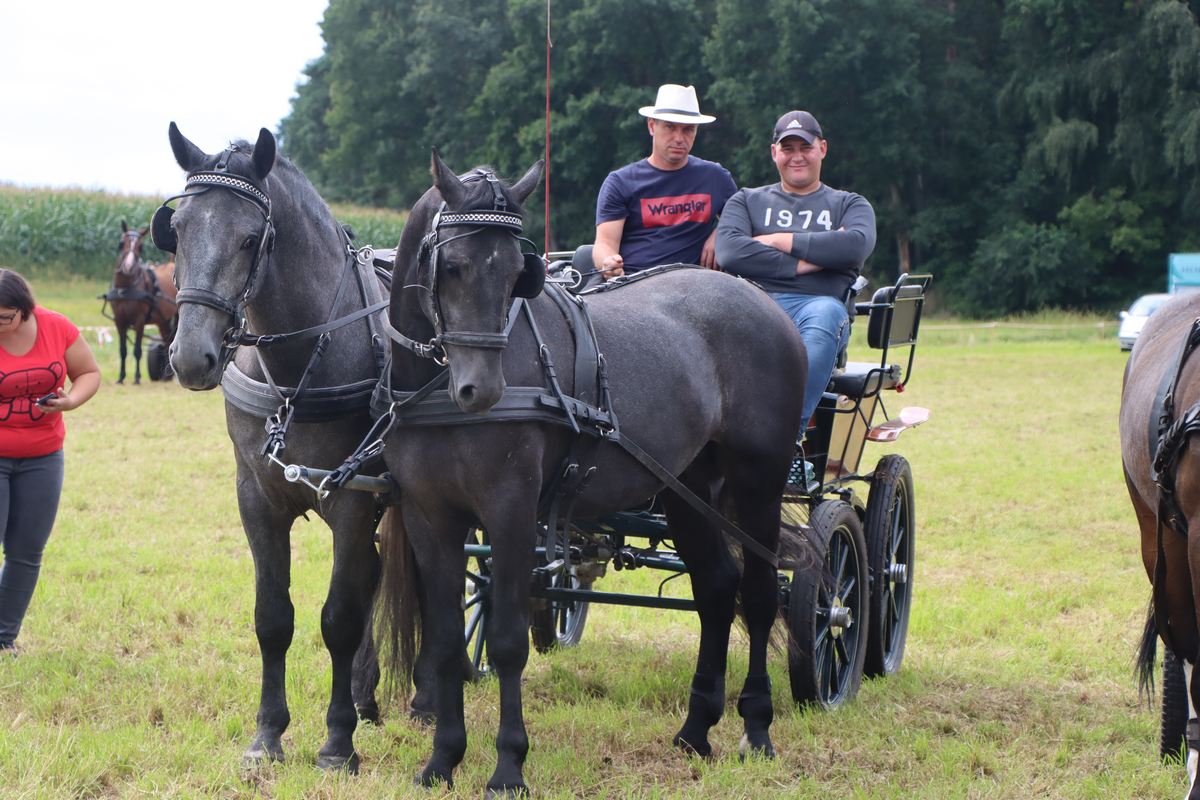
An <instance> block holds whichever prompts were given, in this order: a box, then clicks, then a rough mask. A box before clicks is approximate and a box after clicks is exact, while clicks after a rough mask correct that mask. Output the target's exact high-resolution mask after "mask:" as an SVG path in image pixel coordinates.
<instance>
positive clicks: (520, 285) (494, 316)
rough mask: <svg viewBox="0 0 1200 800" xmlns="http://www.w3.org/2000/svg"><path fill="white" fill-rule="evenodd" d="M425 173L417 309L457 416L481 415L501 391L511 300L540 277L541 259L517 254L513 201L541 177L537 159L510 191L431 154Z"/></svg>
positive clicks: (533, 290)
mask: <svg viewBox="0 0 1200 800" xmlns="http://www.w3.org/2000/svg"><path fill="white" fill-rule="evenodd" d="M432 171H433V189H432V190H431V191H430V192H427V193H426V195H425V196H424V197H423V198H422V199H421V200H420V201H419V202H418V204H417V206H418V207H421V208H420V209H419V210H420V212H421V213H419V214H418V216H417V219H418V220H422V221H424V223H425V224H424V227H423V228H422V231H423V233H424V238H423V239H422V241H421V245H420V250H419V252H418V255H417V259H416V270H417V275H416V279H415V281H414V282H415V283H416V284H417V285H418V286H420V287H421V288H423V289H425V290H426V291H424V292H422V293H421V308H422V310H423V311H424V315H425V318H426V320H427V321H428V322H429V324H430V325H431V326H432V327H433V331H434V335H435V342H436V344H437V345H439V346H440V347H441V349H442V350H443V351H444V352H445V354H446V360H447V362H448V364H449V367H450V387H449V388H450V395H451V397H453V398H454V401H455V403H457V404H458V406H459V408H461V409H462V410H463V411H467V412H475V413H478V412H483V411H487V410H488V409H490V408H491V407H492V406H494V405H495V404H496V403H497V402H498V401H499V400H500V397H501V395H503V393H504V387H505V383H504V372H503V369H502V367H501V363H500V357H501V354H502V351H503V348H504V345H505V343H506V341H507V336H506V335H505V333H504V330H505V327H506V323H507V318H508V311H509V307H510V305H511V304H512V298H513V297H514V296H516V297H534V296H536V295H537V294H538V293H539V292H540V291H541V289H542V283H543V281H544V279H545V265H544V263H543V262H542V259H541V257H540V256H538V255H537V254H536V253H526V252H522V247H521V243H522V239H521V236H520V234H521V219H522V215H521V203H522V202H524V201H525V199H526V198H527V197H528V196H529V195H530V194H531V193H532V192H533V189H534V187H536V186H537V183H538V181H539V180H540V179H541V176H542V161H540V160H539V161H538V162H536V163H535V164H534V165H533V166H532V167H530V168H529V170H528V172H526V173H525V176H524V177H522V178H521V179H520V180H519V181H517V182H516V183H515V184H513V185H511V186H508V185H505V184H504V183H502V182H501V181H500V180H499V179H498V178H497V177H496V176H495V174H494V173H493V172H492V171H491V170H490V169H487V168H485V167H480V168H478V169H476V170H473V171H472V172H470V173H468V174H467V175H465V176H464V177H462V178H460V177H459V176H457V175H455V174H454V172H453V171H451V170H450V168H449V167H447V166H446V164H445V163H444V162H443V161H442V159H441V157H440V156H438V154H437V152H436V151H435V152H434V153H433V163H432ZM417 211H418V209H417V208H416V207H415V208H414V212H417ZM525 241H528V240H525ZM529 244H530V245H531V246H533V243H532V242H530V243H529Z"/></svg>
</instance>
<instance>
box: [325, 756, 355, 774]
mask: <svg viewBox="0 0 1200 800" xmlns="http://www.w3.org/2000/svg"><path fill="white" fill-rule="evenodd" d="M358 765H359V760H358V753H351V754H350V756H349V757H346V756H323V755H320V754H318V755H317V766H318V767H319V768H321V769H323V770H325V771H326V772H335V771H337V770H344V771H345V772H347V773H349V774H350V775H357V774H358Z"/></svg>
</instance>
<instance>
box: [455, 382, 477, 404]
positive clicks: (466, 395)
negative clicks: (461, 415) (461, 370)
mask: <svg viewBox="0 0 1200 800" xmlns="http://www.w3.org/2000/svg"><path fill="white" fill-rule="evenodd" d="M458 399H459V400H462V401H463V402H464V403H470V402H471V401H472V400H473V399H475V384H473V383H468V384H467V385H466V386H461V387H459V389H458Z"/></svg>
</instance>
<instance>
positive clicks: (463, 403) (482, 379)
mask: <svg viewBox="0 0 1200 800" xmlns="http://www.w3.org/2000/svg"><path fill="white" fill-rule="evenodd" d="M447 350H448V353H447V355H448V356H449V360H450V387H449V391H450V397H451V398H453V399H454V403H455V405H457V406H458V407H459V409H460V410H462V411H465V412H466V413H468V414H482V413H484V412H486V411H489V410H491V408H492V406H494V405H496V403H499V402H500V398H501V397H503V396H504V389H505V386H506V384H505V382H504V371H503V369H502V368H501V364H500V353H499V352H483V351H479V350H472V349H460V348H454V347H449V348H447ZM454 351H457V352H454Z"/></svg>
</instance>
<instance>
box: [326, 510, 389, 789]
mask: <svg viewBox="0 0 1200 800" xmlns="http://www.w3.org/2000/svg"><path fill="white" fill-rule="evenodd" d="M340 499H341V503H342V504H344V506H345V507H343V508H338V509H337V510H335V511H332V513H327V519H329V521H330V523H331V527H332V529H333V531H334V536H333V541H334V547H333V574H332V576H331V577H330V580H329V594H328V595H327V597H326V599H325V605H324V607H323V608H322V609H321V636H322V638H323V639H324V640H325V647H326V648H327V649H328V650H329V657H330V660H331V661H332V663H333V685H332V689H331V694H330V698H329V708H328V710H327V711H326V714H325V723H326V727H327V731H328V739H326V741H325V744H324V745H322V747H321V749H320V750H318V751H317V766H318V767H321V768H322V769H343V768H344V769H346V770H348V771H350V772H351V773H356V772H358V754H357V753H355V752H354V729H355V728H356V727H357V726H358V714H357V712H356V711H355V710H354V696H353V691H352V685H353V666H354V657H355V654H356V653H357V651H358V649H359V646H360V644H361V643H362V638H363V636H362V633H363V630H364V628H365V626H366V620H367V617H368V616H369V611H370V608H371V600H372V598H373V597H374V595H375V587H376V585H377V584H378V582H379V554H378V552H377V551H376V550H375V545H374V542H373V541H372V540H371V536H372V533H373V529H372V527H371V520H372V518H373V517H374V513H375V507H374V499H373V498H371V497H368V496H366V495H363V494H356V495H350V496H347V497H345V498H340Z"/></svg>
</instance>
